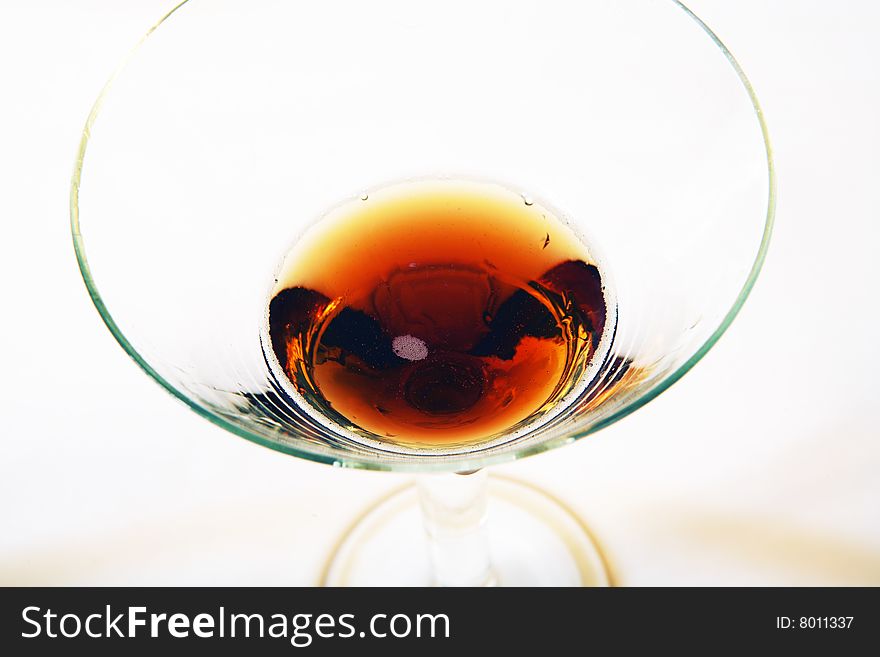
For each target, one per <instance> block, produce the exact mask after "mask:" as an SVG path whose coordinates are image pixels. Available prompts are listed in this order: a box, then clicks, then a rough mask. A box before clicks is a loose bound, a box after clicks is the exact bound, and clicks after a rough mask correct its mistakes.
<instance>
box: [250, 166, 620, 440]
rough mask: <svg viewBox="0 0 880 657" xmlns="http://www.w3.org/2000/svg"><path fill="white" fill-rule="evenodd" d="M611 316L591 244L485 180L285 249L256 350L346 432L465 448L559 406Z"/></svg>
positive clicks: (405, 196) (351, 220) (373, 212)
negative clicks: (264, 343) (267, 346)
mask: <svg viewBox="0 0 880 657" xmlns="http://www.w3.org/2000/svg"><path fill="white" fill-rule="evenodd" d="M608 315H609V313H608V308H607V301H606V295H605V291H604V285H603V280H602V274H601V272H600V270H599V268H598V266H597V264H596V262H595V261H594V259H593V257H592V256H591V254H590V252H589V249H588V247H587V245H586V244H584V243H583V242H582V241H581V240H580V239H579V238H578V237H577V236H576V235H575V234H574V233H573V232H572V231H571V229H570V228H568V227H567V226H566V225H565V224H564V223H562V222H561V221H560V220H559V219H557V218H556V217H555V216H554V215H553V214H552V213H551V211H550V210H549V209H548V208H546V207H543V206H541V205H540V204H538V203H534V202H532V201H531V200H530V199H528V198H524V197H522V196H520V195H519V194H516V193H514V192H511V191H510V190H507V189H506V188H504V187H501V186H498V185H494V184H489V183H474V182H452V181H429V182H415V183H403V184H399V185H393V186H389V187H385V188H383V189H380V190H378V191H375V192H371V193H370V194H369V196H366V195H365V196H364V197H361V198H360V199H355V200H352V201H350V202H348V203H346V204H343V205H341V206H339V207H337V208H335V209H334V210H332V211H331V212H329V213H328V214H327V215H326V216H324V217H323V218H322V219H321V220H320V221H319V222H318V223H316V224H315V225H313V226H312V227H311V228H310V229H309V230H307V231H306V233H305V234H304V235H303V236H302V237H301V238H300V239H299V240H298V241H297V242H296V244H295V245H294V247H293V248H292V249H291V251H290V252H289V253H288V255H287V256H286V257H285V259H284V261H283V263H282V265H281V267H280V269H279V271H278V274H277V282H276V284H275V287H274V289H273V290H272V294H271V300H270V303H269V311H268V327H269V338H270V340H269V342H270V343H271V352H272V353H271V354H267V356H268V357H269V360H270V362H271V363H272V364H273V366H275V368H276V369H279V370H280V371H281V372H282V373H283V376H284V377H285V378H286V379H287V380H288V382H289V383H290V384H291V385H292V386H293V387H294V388H295V389H296V391H297V392H298V393H299V394H300V395H301V396H302V397H303V398H304V399H305V400H306V402H307V403H309V404H310V405H311V406H312V408H313V409H314V410H316V411H317V412H318V414H320V415H323V416H325V417H326V418H328V419H330V420H331V421H333V422H336V423H338V424H340V425H341V426H343V427H345V428H346V429H347V430H349V431H351V432H354V433H355V434H358V435H360V436H363V437H365V438H369V439H372V440H378V441H382V442H384V443H391V444H396V445H400V446H406V447H426V446H431V445H444V446H447V447H448V446H454V445H465V444H472V443H476V442H481V441H487V440H491V439H494V438H497V437H500V436H502V435H505V434H508V433H510V432H512V431H515V430H517V429H518V428H520V427H523V426H525V425H526V424H529V423H531V422H532V421H534V420H535V419H536V418H539V417H540V416H542V415H543V414H545V413H547V412H548V411H549V410H551V409H552V408H554V406H555V405H556V404H558V403H559V402H560V400H562V398H563V397H564V396H565V395H566V393H568V392H570V391H571V390H572V389H573V388H574V387H576V386H577V385H578V383H579V381H580V380H581V378H582V376H583V374H584V372H585V370H586V368H587V366H588V364H589V363H590V360H591V359H592V358H593V357H594V355H595V354H596V350H597V346H598V345H599V342H600V340H601V338H602V335H603V331H605V330H606V323H608V322H607V319H608ZM603 344H604V343H603Z"/></svg>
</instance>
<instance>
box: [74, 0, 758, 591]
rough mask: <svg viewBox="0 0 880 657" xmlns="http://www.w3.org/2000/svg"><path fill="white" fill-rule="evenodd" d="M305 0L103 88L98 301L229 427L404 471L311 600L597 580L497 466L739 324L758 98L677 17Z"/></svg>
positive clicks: (143, 62) (749, 259)
mask: <svg viewBox="0 0 880 657" xmlns="http://www.w3.org/2000/svg"><path fill="white" fill-rule="evenodd" d="M313 5H314V6H312V5H308V6H304V5H301V4H299V3H296V4H294V3H276V2H268V1H267V2H262V1H261V2H247V3H245V2H241V1H240V0H214V1H212V2H207V1H205V0H189V1H188V2H184V3H182V4H181V5H179V6H178V7H176V8H175V9H174V10H172V11H171V12H170V13H169V14H168V15H167V16H166V17H164V18H163V19H162V20H161V21H160V22H159V24H157V25H156V26H155V27H154V28H153V29H152V30H150V33H149V34H148V35H147V37H145V38H144V40H143V41H142V42H141V43H140V44H139V45H138V47H137V48H136V49H135V50H134V51H133V52H132V54H131V55H130V57H129V58H128V59H127V60H126V62H125V64H124V65H123V67H121V68H120V69H119V71H118V72H117V74H116V75H115V76H114V78H113V79H112V80H111V82H110V83H108V86H107V87H106V88H105V90H104V91H103V93H102V94H101V96H100V98H99V99H98V101H97V102H96V104H95V107H94V109H93V111H92V113H91V115H90V116H89V118H88V122H87V126H86V130H85V131H84V135H83V140H82V144H81V149H80V153H79V158H78V160H77V165H76V170H75V174H74V180H73V186H72V197H71V215H72V228H73V237H74V245H75V249H76V254H77V258H78V261H79V264H80V268H81V271H82V274H83V278H84V279H85V281H86V285H87V287H88V289H89V292H90V294H91V297H92V300H93V301H94V303H95V305H96V307H97V308H98V311H99V312H100V313H101V316H102V318H103V319H104V321H105V323H106V324H107V326H108V328H109V329H110V331H111V332H112V333H113V335H114V336H115V338H116V339H117V340H118V341H119V343H120V344H121V345H122V347H123V348H124V349H125V350H126V351H127V352H128V354H129V355H130V356H131V357H132V358H133V359H134V360H135V361H136V362H137V363H138V364H139V365H140V366H141V367H142V368H143V369H144V370H145V371H146V372H147V373H148V374H149V375H150V376H152V377H153V378H154V379H155V380H156V381H157V382H158V383H159V384H160V385H162V386H163V387H164V388H166V389H167V390H168V391H169V392H170V393H171V394H173V395H174V396H176V397H177V398H178V399H180V400H182V401H183V402H185V403H186V404H187V405H189V406H190V407H191V408H192V409H193V410H195V411H196V412H197V413H199V414H200V415H202V416H204V417H205V418H207V419H209V420H210V421H212V422H214V423H215V424H217V425H219V426H221V427H223V428H225V429H227V430H229V431H232V432H233V433H235V434H237V435H239V436H242V437H244V438H247V439H249V440H252V441H254V442H256V443H259V444H262V445H265V446H268V447H271V448H273V449H277V450H279V451H282V452H286V453H288V454H291V455H294V456H298V457H300V458H307V459H311V460H314V461H319V462H323V463H329V464H333V465H336V466H340V467H352V468H368V469H378V470H395V471H412V472H417V473H419V480H418V485H417V486H416V487H409V488H406V489H403V490H401V491H398V492H396V493H394V494H392V495H390V496H388V497H387V498H385V499H383V500H381V501H380V502H378V503H377V504H375V505H374V506H372V507H371V508H370V509H369V510H368V511H367V512H366V513H365V514H364V515H363V516H362V517H361V518H360V520H359V522H358V523H355V524H354V525H353V526H352V527H351V528H350V530H349V531H348V532H347V533H346V535H345V536H344V537H343V539H342V540H341V542H340V544H339V546H338V548H337V549H336V550H335V551H334V552H333V554H332V555H331V556H330V558H329V559H328V564H327V568H326V570H325V572H324V573H323V574H322V581H323V582H324V583H328V584H373V583H391V584H419V583H422V584H427V583H431V582H434V583H440V584H452V585H460V584H488V583H495V584H575V585H580V584H594V585H601V584H607V583H608V581H609V580H608V573H607V570H606V568H605V566H604V563H603V559H602V556H601V553H600V551H599V550H598V549H597V547H596V544H595V542H594V541H593V539H592V537H591V535H590V532H589V531H588V530H587V528H586V527H584V525H583V523H581V522H580V520H579V519H578V518H577V517H576V515H574V514H573V513H571V512H570V511H569V510H568V509H567V508H566V507H565V506H564V504H561V503H559V502H558V501H557V500H555V499H554V498H553V497H552V496H550V495H548V494H547V493H545V492H542V491H540V490H538V489H537V488H535V487H532V486H529V485H527V484H523V483H521V482H516V481H514V480H511V479H506V478H497V479H495V480H494V481H487V477H486V470H485V468H486V467H487V466H490V465H492V464H495V463H501V462H504V461H510V460H513V459H518V458H522V457H525V456H528V455H532V454H537V453H540V452H543V451H545V450H549V449H552V448H556V447H559V446H562V445H565V444H568V443H570V442H572V441H574V440H577V439H579V438H582V437H584V436H587V435H590V434H592V433H594V432H595V431H597V430H599V429H601V428H603V427H606V426H608V425H609V424H611V423H613V422H615V421H616V420H618V419H620V418H622V417H624V416H626V415H627V414H629V413H631V412H632V411H633V410H635V409H637V408H639V407H640V406H642V405H643V404H645V403H647V402H648V401H650V400H651V399H653V398H654V397H656V396H657V395H658V394H660V393H661V392H662V391H664V390H665V389H667V388H668V387H669V386H670V385H672V384H673V383H674V382H675V381H677V380H678V379H679V378H680V377H681V376H683V375H684V373H686V372H687V371H688V370H689V369H690V368H691V367H692V366H693V365H694V364H695V363H696V362H697V361H698V360H699V359H700V358H701V357H702V356H703V355H704V354H705V353H706V351H708V349H710V348H711V346H712V345H713V344H714V343H715V342H716V341H717V339H718V338H719V337H720V335H721V334H722V333H723V332H724V331H725V329H726V328H727V326H728V325H729V324H730V322H731V321H732V320H733V318H734V317H735V315H736V314H737V312H738V311H739V309H740V307H741V306H742V304H743V302H744V301H745V299H746V297H747V296H748V293H749V291H750V289H751V287H752V285H753V284H754V282H755V279H756V277H757V275H758V272H759V270H760V267H761V264H762V262H763V259H764V255H765V252H766V249H767V244H768V240H769V236H770V230H771V226H772V217H773V199H774V181H773V169H772V160H771V157H770V149H769V145H768V142H767V137H766V128H765V125H764V123H763V119H762V116H761V113H760V110H759V108H758V104H757V100H756V98H755V95H754V93H753V91H752V88H751V86H750V85H749V83H748V81H747V80H746V78H745V76H744V74H743V72H742V70H741V69H740V67H739V66H738V64H737V63H736V61H735V60H734V59H733V57H732V55H731V54H730V53H729V52H728V50H727V49H726V48H725V47H724V46H723V45H722V44H721V42H720V41H719V40H718V39H717V37H716V36H715V35H714V34H713V33H712V32H711V31H710V30H709V29H708V28H707V27H706V26H705V25H704V24H703V23H702V22H701V21H700V20H699V19H698V18H696V17H695V16H694V15H693V14H692V13H691V12H690V11H689V10H688V9H687V8H686V7H684V6H683V5H682V4H680V3H678V2H675V1H669V2H655V1H649V0H627V1H626V2H612V1H611V0H591V1H590V2H586V3H573V2H563V1H556V0H554V1H551V2H485V3H464V2H458V1H457V0H453V1H452V2H447V3H440V4H427V5H425V4H421V3H420V4H417V5H413V4H412V3H406V2H398V1H392V0H382V1H377V2H371V3H356V2H343V1H331V2H326V3H317V4H315V3H313ZM487 518H488V520H487Z"/></svg>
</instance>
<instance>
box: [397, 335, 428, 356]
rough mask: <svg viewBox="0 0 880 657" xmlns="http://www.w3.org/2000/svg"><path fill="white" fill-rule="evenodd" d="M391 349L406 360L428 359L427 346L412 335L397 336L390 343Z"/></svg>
mask: <svg viewBox="0 0 880 657" xmlns="http://www.w3.org/2000/svg"><path fill="white" fill-rule="evenodd" d="M391 348H392V349H393V350H394V353H395V354H397V355H398V356H400V357H401V358H405V359H406V360H424V359H425V358H427V357H428V345H426V344H425V341H424V340H421V339H419V338H417V337H416V336H414V335H398V336H397V337H396V338H394V340H392V341H391Z"/></svg>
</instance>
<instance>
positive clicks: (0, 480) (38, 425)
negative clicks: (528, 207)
mask: <svg viewBox="0 0 880 657" xmlns="http://www.w3.org/2000/svg"><path fill="white" fill-rule="evenodd" d="M172 5H173V2H169V1H167V0H140V1H139V2H124V3H123V2H114V1H113V0H77V1H76V2H61V1H60V0H59V1H56V2H51V1H49V0H43V1H42V2H39V1H36V2H28V3H24V2H13V1H12V0H3V2H2V12H0V85H2V87H0V89H2V95H0V153H2V158H0V212H2V220H3V227H4V231H3V239H2V241H0V245H2V246H0V248H2V251H0V253H2V255H0V274H2V276H0V280H2V295H3V300H2V306H0V307H2V308H3V316H2V319H0V331H2V340H0V345H2V346H0V349H2V358H0V368H2V377H0V389H2V394H0V400H2V401H0V404H2V407H0V408H2V420H0V584H6V585H9V584H94V585H97V584H197V583H201V584H310V583H313V582H314V581H315V578H316V577H317V574H318V570H319V567H320V565H321V562H322V558H323V557H324V556H325V555H326V553H327V551H328V549H329V548H330V547H331V546H332V545H333V543H334V540H335V538H336V537H337V536H338V535H339V533H340V532H341V531H342V530H343V528H344V527H345V526H346V524H347V522H349V521H350V520H351V519H352V518H353V517H354V516H355V515H357V513H358V512H359V511H360V510H361V509H362V508H363V506H364V505H365V504H366V503H367V502H368V501H369V499H371V497H372V496H374V495H378V494H380V493H381V492H382V491H383V490H386V489H388V488H391V487H394V486H397V485H399V484H400V483H402V482H403V481H405V480H406V477H404V476H400V475H391V474H386V473H363V472H350V471H341V470H336V469H332V468H328V467H326V466H321V465H317V464H313V463H309V462H305V461H300V460H297V459H293V458H290V457H287V456H284V455H282V454H278V453H275V452H272V451H270V450H267V449H263V448H260V447H257V446H255V445H253V444H250V443H248V442H246V441H244V440H241V439H239V438H236V437H234V436H232V435H230V434H226V433H224V432H223V431H222V430H220V429H218V428H216V427H214V426H211V425H209V424H208V423H207V422H205V421H204V420H202V419H200V418H198V417H196V415H194V414H193V413H191V412H190V411H188V410H187V409H185V408H184V407H183V406H182V405H181V404H179V403H178V402H176V401H174V400H173V399H172V398H171V397H170V396H168V395H167V394H166V393H165V392H163V391H161V390H160V389H159V387H158V386H156V385H155V384H154V383H153V382H151V381H150V380H149V379H148V378H147V377H146V376H145V375H144V374H143V373H142V372H141V371H140V370H139V369H138V368H137V367H136V366H135V365H134V364H133V363H132V362H130V361H129V360H128V359H127V357H126V356H125V355H124V354H123V352H122V350H121V349H119V347H118V346H117V345H116V344H115V342H114V341H113V339H112V338H111V336H110V334H109V333H108V332H107V331H106V329H105V328H104V326H103V324H102V322H101V321H100V319H99V317H98V315H97V313H96V312H95V310H94V309H93V307H92V306H91V303H90V302H89V299H88V296H87V294H86V291H85V287H84V285H83V284H82V281H81V280H80V277H79V272H78V269H77V267H76V263H75V260H74V256H73V250H72V247H71V240H70V236H69V231H68V210H67V202H68V185H69V178H70V174H71V170H72V166H73V157H74V153H75V149H76V146H77V144H78V140H79V134H80V131H81V128H82V124H83V121H84V119H85V116H86V114H87V112H88V110H89V108H90V106H91V103H92V101H93V100H94V98H95V96H96V95H97V93H98V91H99V90H100V88H101V86H102V85H103V82H104V81H105V79H106V78H107V76H108V74H109V73H110V71H111V70H112V69H113V68H114V67H115V65H116V63H117V62H118V61H119V60H120V58H121V56H122V55H123V54H124V53H126V52H127V51H128V50H129V48H130V47H131V45H132V44H133V43H134V42H136V41H137V39H138V38H139V37H140V36H141V34H142V33H143V32H144V31H145V28H146V27H148V26H149V25H151V24H152V23H154V22H155V20H156V19H157V18H158V17H159V16H161V15H162V14H163V13H164V12H165V11H166V10H167V9H169V8H170V7H171V6H172ZM689 6H690V7H691V8H692V9H693V10H694V11H695V12H696V13H697V15H699V16H700V17H701V18H703V19H704V20H705V21H706V22H707V23H708V24H709V25H710V27H712V28H713V29H714V30H715V31H716V32H717V33H718V35H719V36H720V37H721V39H722V40H723V41H725V43H726V44H727V45H728V46H729V47H730V49H731V50H732V51H733V53H734V54H735V55H736V57H737V58H738V59H739V61H740V63H741V64H742V66H743V68H744V69H745V71H746V72H747V74H748V75H749V77H750V79H751V80H752V82H753V84H754V86H755V89H756V91H757V93H758V96H759V98H760V99H761V102H762V104H763V107H764V110H765V114H766V117H767V120H768V123H769V127H770V132H771V139H772V141H773V144H774V148H775V155H776V163H777V169H778V174H779V204H778V212H777V228H776V232H775V236H774V241H773V243H772V245H771V250H770V254H769V258H768V260H767V264H766V266H765V268H764V272H763V274H762V276H761V278H760V279H759V281H758V284H757V287H756V288H755V290H754V293H753V294H752V297H751V298H750V300H749V301H748V303H747V304H746V306H745V308H744V310H743V312H742V313H741V315H740V317H739V318H738V319H737V321H736V322H735V323H734V324H733V326H732V328H731V329H730V330H729V331H728V333H727V334H726V335H725V336H724V337H723V338H722V340H721V341H720V342H719V344H718V345H716V347H715V348H714V349H713V350H712V351H711V352H710V353H709V354H708V356H707V357H706V358H705V359H704V360H703V361H702V362H701V363H700V364H699V365H698V366H697V367H696V368H695V369H694V370H693V371H692V372H691V373H689V374H688V375H687V376H686V377H685V378H684V379H683V380H682V381H681V382H680V383H678V384H677V385H675V386H674V387H673V388H672V389H671V390H670V391H669V392H667V393H665V394H664V395H662V396H661V397H660V398H659V399H658V400H656V401H655V402H653V403H651V404H649V405H648V406H647V407H645V408H643V409H641V410H640V411H639V412H638V413H636V414H634V415H633V416H630V417H629V418H627V419H625V420H624V421H622V422H620V423H619V424H617V425H615V426H613V427H611V428H609V429H606V430H604V431H602V432H601V433H599V434H598V435H596V436H593V437H591V438H588V439H586V440H584V441H581V442H580V443H577V444H575V445H572V446H570V447H567V448H565V449H564V450H557V451H556V452H553V453H550V454H546V455H542V456H538V457H535V458H531V459H528V460H526V461H523V462H520V463H516V464H513V465H510V466H506V467H503V468H500V470H501V471H503V472H506V473H507V474H511V475H513V476H516V477H520V478H523V479H527V480H530V481H533V482H536V483H538V484H540V485H542V486H544V487H545V488H547V489H549V490H551V491H553V492H555V493H556V494H558V495H559V496H561V497H563V498H564V499H565V500H567V501H568V502H569V503H570V504H571V505H572V506H573V507H574V508H575V509H577V510H578V512H579V513H580V514H581V515H582V516H583V518H584V519H585V520H586V521H587V522H589V523H590V524H591V525H592V527H593V529H594V531H595V533H596V535H597V536H598V538H599V540H600V542H601V544H602V546H603V548H604V549H605V550H606V551H607V554H608V556H609V558H610V561H611V563H612V566H613V569H614V573H615V576H616V579H617V581H618V582H620V583H622V584H632V585H653V584H676V585H677V584H732V585H737V584H768V585H775V584H820V585H827V584H841V585H851V584H873V585H878V584H880V430H878V428H877V422H876V418H877V414H878V412H877V404H876V402H877V397H878V395H877V388H878V384H877V371H878V365H880V358H878V339H877V337H876V335H875V333H876V331H877V325H878V318H880V314H878V309H877V307H878V269H880V268H878V264H877V255H878V238H880V229H878V220H880V132H878V116H880V45H878V43H880V41H878V39H877V35H878V34H880V4H878V3H875V2H870V1H868V0H865V1H862V2H857V1H855V0H852V1H850V2H841V3H827V2H819V1H814V0H810V1H806V0H789V1H785V2H783V1H782V0H741V1H738V2H724V1H723V0H692V2H690V3H689Z"/></svg>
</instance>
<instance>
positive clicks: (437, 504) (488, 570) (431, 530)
mask: <svg viewBox="0 0 880 657" xmlns="http://www.w3.org/2000/svg"><path fill="white" fill-rule="evenodd" d="M418 489H419V503H420V505H421V508H422V519H423V521H424V524H425V531H426V532H427V534H428V547H429V550H430V555H431V563H432V565H433V568H434V580H435V584H437V585H438V586H490V585H492V584H494V575H493V573H492V567H491V564H490V562H489V540H488V536H487V534H486V515H487V513H486V506H487V501H488V487H487V474H486V471H485V470H477V471H475V472H470V473H462V474H433V475H422V476H421V477H419V479H418Z"/></svg>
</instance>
